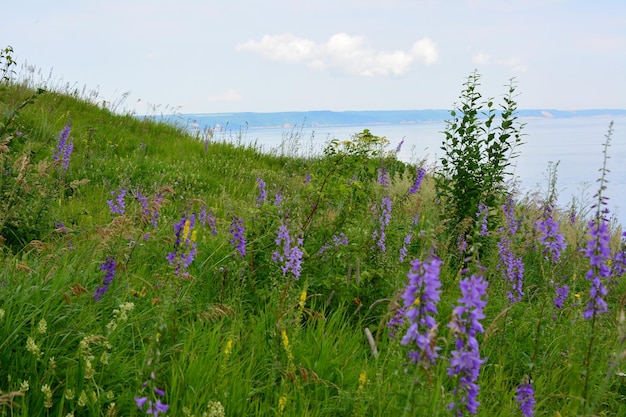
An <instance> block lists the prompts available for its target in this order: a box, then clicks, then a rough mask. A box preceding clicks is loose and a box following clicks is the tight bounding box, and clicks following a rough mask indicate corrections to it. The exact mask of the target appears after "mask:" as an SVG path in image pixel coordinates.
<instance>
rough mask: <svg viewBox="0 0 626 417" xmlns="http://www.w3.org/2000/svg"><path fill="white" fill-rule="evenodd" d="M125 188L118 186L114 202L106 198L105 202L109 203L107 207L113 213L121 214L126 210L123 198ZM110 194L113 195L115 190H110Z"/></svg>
mask: <svg viewBox="0 0 626 417" xmlns="http://www.w3.org/2000/svg"><path fill="white" fill-rule="evenodd" d="M126 192H127V191H126V190H124V189H123V188H120V189H118V190H117V197H116V198H115V202H114V201H113V200H112V199H111V200H107V204H108V205H109V209H110V210H111V213H113V214H121V215H123V214H124V212H125V211H126V202H125V201H124V198H125V197H126ZM111 195H112V196H113V197H115V191H111Z"/></svg>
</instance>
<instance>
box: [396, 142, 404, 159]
mask: <svg viewBox="0 0 626 417" xmlns="http://www.w3.org/2000/svg"><path fill="white" fill-rule="evenodd" d="M402 145H404V139H402V140H401V141H400V143H398V146H396V156H397V155H398V154H399V153H400V151H401V150H402Z"/></svg>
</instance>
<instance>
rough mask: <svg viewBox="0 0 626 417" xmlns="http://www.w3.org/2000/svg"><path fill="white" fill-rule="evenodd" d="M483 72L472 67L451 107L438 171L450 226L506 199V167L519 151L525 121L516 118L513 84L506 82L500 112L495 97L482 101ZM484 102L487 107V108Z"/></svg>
mask: <svg viewBox="0 0 626 417" xmlns="http://www.w3.org/2000/svg"><path fill="white" fill-rule="evenodd" d="M479 80H480V74H478V72H474V73H473V74H471V75H470V76H468V77H467V81H466V82H465V83H464V84H463V85H464V87H465V89H464V90H463V92H462V93H461V96H460V103H459V105H457V104H455V105H454V109H453V110H452V111H451V112H450V115H451V116H452V120H448V121H447V122H446V130H445V131H444V133H445V139H444V142H443V145H442V146H441V149H442V150H443V151H444V152H445V156H443V157H442V158H441V169H440V170H439V171H438V172H436V174H435V182H436V187H437V195H438V197H439V198H440V199H441V200H442V201H443V202H444V203H445V204H446V210H445V213H446V216H447V219H448V220H449V221H450V222H451V223H450V224H449V226H450V227H451V228H455V227H457V225H459V223H461V222H462V221H463V220H465V219H467V218H474V217H475V213H476V212H477V211H478V205H479V204H480V203H482V204H483V205H485V206H487V207H489V208H494V207H496V205H497V204H499V203H500V202H501V201H503V197H504V195H505V194H506V191H507V188H506V184H505V178H506V176H507V175H511V172H509V171H507V169H508V168H509V167H510V166H511V160H512V159H513V158H515V157H517V156H518V153H517V152H516V147H517V146H518V145H520V144H522V133H521V130H522V128H523V127H524V125H523V124H521V123H519V122H517V121H516V120H517V103H516V102H515V95H514V93H515V83H514V80H513V79H512V80H511V81H510V83H509V84H508V86H507V88H508V92H507V94H506V95H505V96H504V98H503V101H504V103H503V104H501V105H500V107H501V111H499V112H498V111H497V110H496V109H495V107H494V103H493V99H489V100H486V101H485V100H481V99H482V95H481V94H480V92H479V91H478V87H479V86H480V84H479ZM485 107H486V108H485Z"/></svg>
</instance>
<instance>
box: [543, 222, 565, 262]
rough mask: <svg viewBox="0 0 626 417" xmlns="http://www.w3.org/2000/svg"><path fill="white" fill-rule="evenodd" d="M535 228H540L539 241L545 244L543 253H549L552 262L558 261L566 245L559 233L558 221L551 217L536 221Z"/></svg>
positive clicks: (563, 237)
mask: <svg viewBox="0 0 626 417" xmlns="http://www.w3.org/2000/svg"><path fill="white" fill-rule="evenodd" d="M537 228H538V229H539V230H541V233H542V235H541V237H540V238H539V241H540V242H541V243H542V244H543V246H545V249H544V251H543V253H544V254H546V253H548V254H550V257H551V258H552V261H553V262H559V260H560V258H561V252H562V251H563V250H564V249H565V247H566V246H567V243H566V242H565V236H564V235H563V234H562V233H559V223H558V222H557V221H555V220H554V219H553V218H552V217H548V218H547V219H545V220H541V221H538V222H537Z"/></svg>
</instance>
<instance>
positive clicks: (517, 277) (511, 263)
mask: <svg viewBox="0 0 626 417" xmlns="http://www.w3.org/2000/svg"><path fill="white" fill-rule="evenodd" d="M498 252H499V256H500V263H499V264H498V266H497V268H498V269H500V271H501V273H502V277H503V278H504V279H505V280H506V281H508V282H509V284H510V290H509V292H508V294H507V297H508V298H509V302H511V303H517V302H518V301H520V300H521V299H522V297H523V296H524V290H523V288H522V286H523V281H524V261H523V260H522V257H521V256H515V254H514V253H513V251H512V250H511V240H510V239H509V238H508V237H506V236H503V237H502V238H501V239H500V241H499V242H498Z"/></svg>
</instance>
